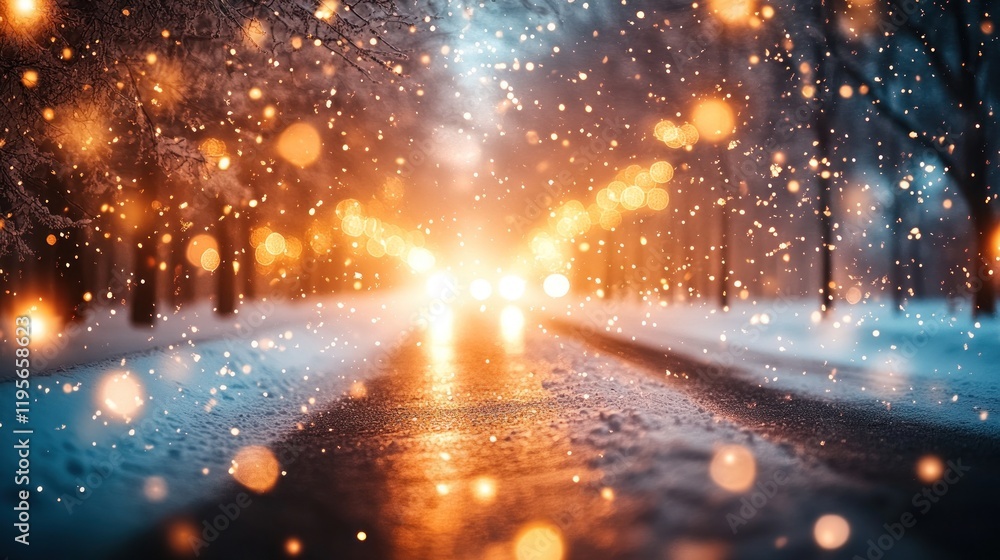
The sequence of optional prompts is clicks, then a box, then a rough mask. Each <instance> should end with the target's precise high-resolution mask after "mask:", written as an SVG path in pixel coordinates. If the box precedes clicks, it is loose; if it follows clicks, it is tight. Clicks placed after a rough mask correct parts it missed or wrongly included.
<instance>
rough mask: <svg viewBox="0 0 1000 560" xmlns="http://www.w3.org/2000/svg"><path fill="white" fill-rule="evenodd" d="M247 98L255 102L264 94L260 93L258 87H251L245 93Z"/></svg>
mask: <svg viewBox="0 0 1000 560" xmlns="http://www.w3.org/2000/svg"><path fill="white" fill-rule="evenodd" d="M247 97H249V98H250V99H253V100H254V101H256V100H258V99H260V98H261V97H264V92H263V91H261V89H260V88H259V87H252V88H250V91H248V92H247Z"/></svg>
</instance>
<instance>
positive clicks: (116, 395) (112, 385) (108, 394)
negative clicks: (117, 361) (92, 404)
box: [99, 373, 144, 419]
mask: <svg viewBox="0 0 1000 560" xmlns="http://www.w3.org/2000/svg"><path fill="white" fill-rule="evenodd" d="M99 398H100V399H101V404H103V405H104V406H106V407H107V410H109V411H110V412H113V413H115V414H117V415H119V416H121V417H122V418H125V419H128V418H131V417H132V415H133V413H135V412H136V411H137V410H139V407H141V406H142V404H143V402H144V398H143V392H142V385H140V384H139V382H138V381H136V380H135V378H134V377H133V376H132V375H130V374H127V373H125V374H119V373H113V374H111V375H109V376H107V377H106V378H105V379H104V382H103V383H102V384H101V390H100V394H99Z"/></svg>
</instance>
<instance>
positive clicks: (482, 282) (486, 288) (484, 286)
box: [469, 278, 493, 301]
mask: <svg viewBox="0 0 1000 560" xmlns="http://www.w3.org/2000/svg"><path fill="white" fill-rule="evenodd" d="M469 294H470V295H471V296H472V297H473V299H475V300H477V301H486V300H487V299H489V297H490V296H491V295H493V286H491V285H490V281H489V280H487V279H485V278H476V279H475V280H473V281H472V283H471V284H469Z"/></svg>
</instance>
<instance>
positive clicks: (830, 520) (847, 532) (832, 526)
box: [813, 513, 851, 550]
mask: <svg viewBox="0 0 1000 560" xmlns="http://www.w3.org/2000/svg"><path fill="white" fill-rule="evenodd" d="M850 536H851V525H850V524H849V523H848V522H847V520H846V519H844V518H843V517H841V516H839V515H835V514H832V513H831V514H827V515H824V516H822V517H820V518H819V519H817V520H816V525H815V526H813V538H815V539H816V544H818V545H819V546H820V547H821V548H825V549H827V550H833V549H837V548H840V547H842V546H844V543H846V542H847V539H848V538H850Z"/></svg>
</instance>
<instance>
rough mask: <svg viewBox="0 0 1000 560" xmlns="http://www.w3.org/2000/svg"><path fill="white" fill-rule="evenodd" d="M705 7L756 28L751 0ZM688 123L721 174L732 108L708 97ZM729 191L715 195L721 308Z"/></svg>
mask: <svg viewBox="0 0 1000 560" xmlns="http://www.w3.org/2000/svg"><path fill="white" fill-rule="evenodd" d="M708 7H709V10H710V11H711V12H712V15H713V16H715V17H716V18H717V19H718V20H719V21H721V22H722V23H723V24H724V25H726V26H729V27H733V28H738V27H744V26H750V27H757V26H759V25H760V19H758V18H757V17H756V15H755V14H754V11H755V8H756V2H755V0H709V2H708ZM731 41H732V37H731V34H730V33H726V32H723V33H722V45H720V47H721V50H722V59H721V60H720V63H721V67H722V71H723V72H725V71H726V70H728V69H729V68H730V67H731V66H732V64H731V62H730V59H729V53H730V51H731V50H732V48H731V47H732V44H731ZM691 120H692V122H693V123H694V125H695V127H696V128H697V129H698V132H699V134H701V136H702V138H705V139H706V140H708V141H709V142H712V143H715V144H716V145H718V146H719V163H720V171H722V172H723V173H725V169H724V168H725V162H726V149H725V148H723V147H721V143H722V142H723V141H724V140H726V139H727V138H728V137H729V136H730V135H732V134H733V132H735V127H736V119H735V117H734V115H733V110H732V108H731V107H729V104H727V103H726V102H725V101H724V100H722V99H710V100H705V101H703V102H701V103H699V104H698V105H697V106H696V107H695V109H694V112H693V114H692V119H691ZM729 198H730V196H729V194H728V193H726V194H725V196H724V197H720V198H719V206H720V208H719V215H720V218H719V220H720V227H721V230H722V231H721V236H722V239H721V241H720V243H719V264H720V267H719V268H720V270H719V305H720V307H722V308H723V309H725V308H726V307H727V306H728V305H729V270H728V265H727V262H728V260H729V209H728V208H726V204H727V202H728V201H729Z"/></svg>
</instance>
